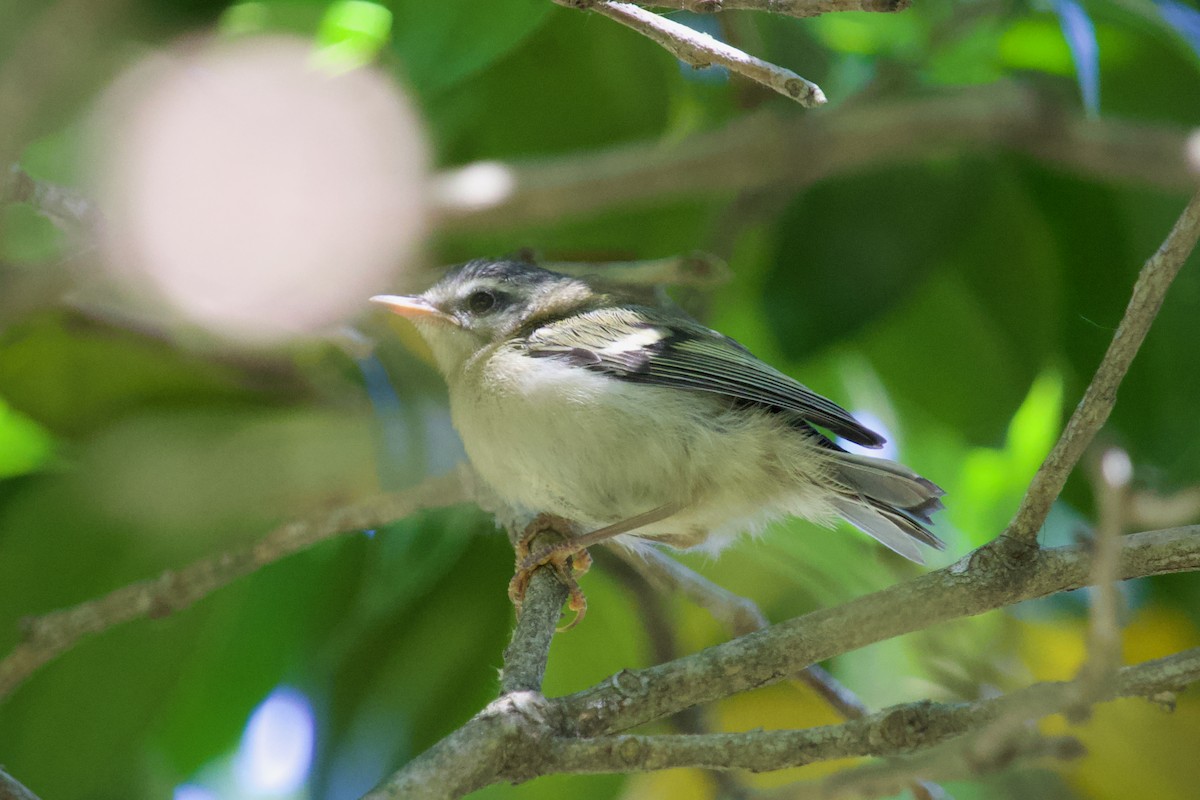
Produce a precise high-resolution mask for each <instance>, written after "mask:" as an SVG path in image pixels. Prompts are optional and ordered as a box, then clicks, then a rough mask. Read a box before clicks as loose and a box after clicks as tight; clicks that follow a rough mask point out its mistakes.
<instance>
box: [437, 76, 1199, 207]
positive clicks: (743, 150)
mask: <svg viewBox="0 0 1200 800" xmlns="http://www.w3.org/2000/svg"><path fill="white" fill-rule="evenodd" d="M1187 137H1188V132H1187V130H1186V129H1183V128H1173V127H1168V126H1159V125H1146V124H1135V123H1129V122H1122V121H1118V120H1112V119H1108V118H1102V119H1097V120H1086V119H1077V118H1074V117H1071V116H1067V115H1065V114H1064V113H1063V112H1061V111H1059V110H1057V109H1056V108H1054V107H1053V106H1052V105H1050V104H1049V103H1048V102H1047V101H1045V100H1043V99H1042V98H1040V97H1039V96H1038V95H1037V94H1035V93H1034V92H1033V91H1031V90H1029V89H1025V88H1022V87H1019V86H1016V85H1013V84H999V85H998V86H995V87H989V88H979V87H971V88H969V89H954V90H947V91H944V92H941V93H938V94H934V95H930V96H925V97H922V98H919V99H912V98H908V99H905V100H901V101H895V102H891V103H878V104H869V105H857V106H856V105H844V106H841V107H839V108H836V109H832V110H830V111H827V112H824V113H822V114H816V115H814V114H804V115H791V116H784V115H778V114H771V113H760V114H755V115H751V116H748V117H739V118H738V119H736V120H734V121H733V122H730V123H729V124H727V125H726V126H725V127H724V128H720V129H718V130H715V131H709V132H705V133H701V134H696V135H694V136H690V137H688V138H686V139H684V140H682V141H681V142H679V143H677V144H676V145H675V146H672V147H664V146H663V144H662V142H661V141H658V140H654V141H649V142H643V143H639V144H633V145H624V146H620V147H616V148H611V149H609V150H604V151H599V152H594V153H585V154H572V155H568V156H564V157H561V158H555V159H543V160H539V161H534V162H525V163H515V164H504V163H498V162H486V163H477V164H469V165H466V166H464V167H460V168H457V169H451V170H447V171H445V172H443V173H442V174H441V175H440V176H438V178H437V182H436V184H435V197H434V202H435V203H436V204H437V210H438V212H439V216H440V224H441V227H442V228H443V229H446V230H457V229H464V230H477V229H509V228H512V227H516V226H519V225H532V224H537V223H547V222H553V221H562V220H566V219H570V218H575V217H583V216H588V215H594V214H598V213H601V212H604V211H610V210H613V209H628V208H640V207H646V206H650V205H653V204H656V203H658V204H661V203H665V202H669V201H673V200H681V199H686V200H693V201H694V200H696V199H699V198H706V197H727V196H731V195H733V194H736V193H739V192H744V191H753V190H759V189H763V188H766V187H774V188H802V187H805V186H809V185H811V184H813V183H816V182H817V181H820V180H823V179H825V178H828V177H830V176H833V175H844V174H849V173H855V172H861V171H863V170H864V169H868V168H870V167H875V166H880V165H884V164H896V163H911V162H914V161H920V160H922V159H925V158H929V157H932V156H944V155H946V154H961V153H969V152H991V151H995V150H1011V151H1015V152H1019V153H1023V154H1025V155H1027V156H1030V157H1032V158H1034V159H1037V160H1039V161H1042V162H1044V163H1047V164H1050V165H1052V166H1055V167H1057V168H1061V169H1066V170H1067V171H1069V172H1072V173H1074V174H1077V175H1081V176H1083V177H1085V178H1087V179H1089V180H1099V181H1112V182H1118V183H1127V184H1134V185H1139V186H1152V187H1156V188H1160V189H1167V190H1171V191H1179V190H1182V191H1194V190H1195V188H1196V177H1195V175H1194V174H1193V173H1192V172H1191V170H1190V169H1189V167H1188V163H1187V159H1186V155H1185V154H1186V151H1187Z"/></svg>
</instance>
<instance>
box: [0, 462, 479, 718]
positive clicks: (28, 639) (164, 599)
mask: <svg viewBox="0 0 1200 800" xmlns="http://www.w3.org/2000/svg"><path fill="white" fill-rule="evenodd" d="M469 485H470V484H469V478H468V477H467V473H466V472H464V471H463V470H462V469H461V468H460V469H459V470H456V471H454V472H451V473H450V474H448V475H444V476H441V477H437V478H432V479H430V480H427V481H425V482H424V483H422V484H420V485H419V486H416V487H413V488H412V489H408V490H407V491H403V492H398V493H395V494H384V495H378V496H375V497H370V498H367V499H364V500H360V501H358V502H356V503H352V504H350V505H347V506H344V507H342V508H338V509H335V510H333V511H330V512H328V513H326V514H323V515H320V516H316V517H312V518H310V519H305V520H297V521H294V522H289V523H287V524H285V525H281V526H280V527H278V528H276V529H275V530H273V531H271V532H270V533H269V534H267V535H266V536H265V537H264V538H263V539H261V540H259V541H258V542H256V543H255V544H253V545H251V546H250V547H246V548H243V549H240V550H234V551H231V552H227V553H222V554H220V555H216V556H210V557H209V558H205V559H202V560H200V561H197V562H195V563H193V564H190V565H188V566H186V567H184V568H183V569H180V570H171V571H167V572H164V573H163V574H162V575H160V576H159V577H157V578H152V579H150V580H145V581H140V582H138V583H133V584H129V585H128V586H123V587H121V588H120V589H117V590H115V591H113V592H110V593H109V594H106V595H104V596H103V597H98V598H95V599H93V600H89V601H87V602H84V603H80V604H79V605H76V606H72V607H70V608H64V609H60V610H58V611H52V612H50V613H49V614H45V615H43V616H40V617H34V618H31V619H28V620H26V621H25V622H24V623H23V625H22V628H23V631H22V633H23V638H22V641H21V643H20V644H18V645H17V646H16V647H15V648H14V649H13V651H12V652H11V653H9V654H8V655H7V656H6V657H5V658H4V660H3V661H0V699H3V698H5V697H7V696H8V695H9V694H11V693H12V692H13V690H15V689H16V688H17V687H18V686H19V685H20V684H21V683H22V682H23V681H24V680H25V679H26V678H28V677H29V676H30V675H32V674H33V673H34V672H35V671H37V670H38V669H39V668H40V667H42V666H43V665H45V664H46V663H48V662H50V661H51V660H53V659H55V658H57V657H58V656H60V655H62V654H63V653H65V652H66V651H67V650H70V649H71V648H72V647H74V646H75V645H76V644H78V643H79V641H80V640H81V639H83V638H84V637H86V636H89V635H91V634H95V633H99V632H101V631H105V630H108V629H109V628H112V627H115V626H117V625H120V624H122V623H125V622H131V621H133V620H135V619H141V618H145V617H162V616H166V615H167V614H171V613H173V612H176V611H181V610H183V609H185V608H187V607H189V606H191V605H192V604H193V603H195V602H197V601H198V600H201V599H203V598H205V597H207V596H208V595H210V594H212V593H213V592H214V591H216V590H217V589H220V588H221V587H223V586H225V585H226V584H228V583H230V582H231V581H233V580H235V579H237V578H240V577H242V576H243V575H248V574H250V573H251V572H254V571H255V570H257V569H258V568H259V567H262V566H265V565H267V564H271V563H273V562H275V561H278V560H280V559H281V558H284V557H286V556H289V555H291V554H293V553H296V552H299V551H301V550H304V549H307V548H309V547H312V546H313V545H314V544H316V543H318V542H322V541H325V540H326V539H330V538H332V537H334V536H337V535H339V534H342V533H347V532H351V531H360V530H364V529H369V528H376V527H379V526H380V525H385V524H387V523H389V522H394V521H395V520H398V519H403V518H405V517H408V516H411V515H412V514H415V513H416V512H417V511H420V510H422V509H427V508H438V507H442V506H449V505H456V504H458V503H463V502H466V501H467V500H469V499H470V496H469V489H468V487H469Z"/></svg>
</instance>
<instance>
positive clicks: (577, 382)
mask: <svg viewBox="0 0 1200 800" xmlns="http://www.w3.org/2000/svg"><path fill="white" fill-rule="evenodd" d="M370 299H371V301H372V302H374V303H378V304H381V305H382V306H384V307H386V308H387V309H389V310H390V311H392V312H394V313H397V314H400V315H402V316H404V317H407V318H408V319H409V320H411V321H412V322H413V324H414V325H415V327H416V329H417V331H418V332H419V333H420V335H421V337H422V338H423V339H424V340H425V342H426V343H427V345H428V346H429V349H430V351H431V353H432V356H433V360H434V362H435V364H436V366H437V368H438V370H439V372H441V374H442V375H443V376H444V378H445V380H446V384H447V387H448V393H449V401H450V412H451V420H452V422H453V424H454V427H455V428H456V430H457V431H458V433H459V435H460V437H461V439H462V443H463V446H464V449H465V450H466V453H467V456H468V459H469V460H470V463H471V465H472V467H473V469H474V470H475V472H476V473H477V474H478V476H479V477H480V478H481V479H482V482H483V484H484V486H485V487H486V489H488V490H489V491H490V493H491V494H492V496H493V497H494V498H495V499H496V501H497V503H498V508H497V511H498V518H499V519H502V520H508V521H510V522H512V521H519V524H518V528H519V527H520V526H526V527H525V531H526V532H525V535H524V536H523V537H522V538H521V541H520V542H518V550H517V572H516V575H515V576H514V578H513V582H512V584H510V596H511V597H512V598H513V600H514V603H516V604H517V607H518V611H519V609H520V600H521V597H522V596H523V594H524V590H525V587H526V586H527V584H528V580H529V576H530V575H531V574H532V571H533V570H534V569H536V568H537V567H539V566H541V565H543V564H551V565H552V566H553V567H554V569H555V570H556V571H557V572H558V573H559V575H560V576H561V577H562V578H563V580H564V581H565V582H567V585H568V587H569V588H570V592H571V594H570V597H571V602H570V607H571V608H572V609H574V610H575V612H576V617H575V621H576V622H578V621H579V620H580V619H582V615H583V612H584V611H585V610H586V599H585V598H584V597H583V593H582V591H580V590H579V588H578V584H577V582H575V575H577V574H578V573H579V572H581V571H583V570H585V569H586V567H587V565H588V564H589V563H590V559H589V558H588V557H587V554H586V548H587V547H589V546H591V545H593V544H596V543H599V542H602V541H603V542H608V543H610V544H613V545H615V546H618V547H623V548H626V549H629V550H633V551H635V552H636V551H638V550H639V549H640V548H643V547H647V546H654V545H655V544H662V545H666V546H668V547H671V548H676V549H694V548H699V549H703V550H707V551H709V552H714V553H715V552H717V551H719V550H721V549H722V548H724V547H725V546H726V545H728V544H730V543H731V542H732V541H734V540H735V539H736V538H738V536H739V535H740V534H742V533H744V532H756V531H759V530H761V529H762V528H763V527H764V526H765V525H767V524H768V523H770V522H772V521H774V520H777V519H780V518H786V517H801V518H804V519H807V520H810V521H812V522H815V523H818V524H822V525H826V526H829V525H832V524H833V522H834V521H836V519H837V518H839V517H840V518H842V519H845V520H846V521H848V522H849V523H850V524H851V525H853V526H854V527H856V528H858V529H859V530H861V531H863V532H864V533H866V534H868V535H870V536H871V537H873V538H874V539H876V540H878V541H879V542H881V543H882V544H883V545H885V546H886V547H888V548H890V549H891V550H893V551H895V552H896V553H898V554H900V555H901V556H903V557H905V558H907V559H909V560H911V561H915V562H918V563H924V560H923V557H922V551H921V547H920V546H919V545H926V546H930V547H934V548H937V549H943V548H944V544H943V542H942V541H941V540H940V539H939V538H938V537H937V536H935V535H934V534H933V533H932V532H931V531H930V529H929V526H930V525H931V524H932V519H931V515H932V514H933V513H934V512H936V511H938V510H940V509H942V508H943V504H942V500H941V498H942V496H943V495H944V492H943V490H942V489H941V488H940V487H938V486H937V485H936V484H935V483H933V482H932V481H930V480H928V479H926V478H923V477H921V476H920V475H918V474H917V473H916V472H914V471H913V470H911V469H909V468H908V467H906V466H904V465H902V464H900V463H898V462H895V461H891V460H887V459H883V458H874V457H871V456H867V455H862V454H858V453H851V452H848V451H847V450H846V448H844V447H843V446H842V445H841V444H839V443H838V439H839V438H840V439H841V440H844V441H846V442H852V443H854V444H857V445H862V446H863V447H866V448H879V447H881V446H882V445H883V444H884V443H885V439H884V437H883V436H881V435H880V434H878V433H876V432H875V431H873V430H871V429H870V428H868V427H867V426H865V425H863V424H862V423H861V422H859V421H858V420H857V419H855V418H854V417H853V416H852V415H851V414H850V412H848V411H846V410H845V409H843V408H841V407H840V406H838V405H837V404H835V403H833V402H832V401H831V400H828V399H826V398H825V397H822V396H821V395H819V394H817V393H816V392H814V391H812V390H811V389H809V388H808V387H806V386H804V385H803V384H801V383H799V382H797V381H796V380H794V379H793V378H791V377H789V376H788V375H786V374H784V373H783V372H781V371H779V370H777V369H775V368H774V367H771V366H769V365H768V364H766V363H765V362H763V361H761V360H759V359H758V358H756V357H755V356H754V355H753V354H751V352H750V351H749V350H748V349H746V348H745V347H743V346H742V345H741V344H739V343H738V342H737V341H735V340H734V339H732V338H730V337H728V336H725V335H723V334H721V333H718V332H717V331H714V330H711V329H710V328H707V327H705V326H704V325H703V324H701V323H700V322H698V321H696V320H695V319H693V318H692V317H690V316H689V315H687V314H686V313H684V312H683V311H682V310H680V309H679V308H677V307H676V306H674V305H673V304H671V303H670V302H669V301H656V300H654V299H653V298H652V297H651V296H650V295H648V294H647V293H646V292H645V291H633V290H629V289H628V288H626V287H621V286H619V285H613V284H611V283H610V282H607V281H605V280H604V278H603V275H590V276H582V277H581V276H577V275H564V274H560V273H557V272H554V271H551V270H548V269H544V268H542V267H539V266H537V265H536V264H533V263H530V262H528V261H525V260H522V259H477V260H473V261H469V262H467V263H465V264H462V265H459V266H457V267H453V268H451V269H450V270H449V271H448V272H446V274H445V275H444V276H443V277H442V278H441V279H440V280H438V281H437V282H436V283H434V284H433V286H431V287H430V288H429V289H428V290H426V291H425V292H423V293H421V294H418V295H376V296H374V297H372V298H370ZM546 530H552V531H554V532H556V533H557V534H558V535H559V537H561V539H562V541H560V542H559V543H557V544H554V545H551V546H549V547H546V548H542V549H540V550H539V551H537V552H532V553H531V552H530V550H529V544H528V542H529V541H530V540H532V539H533V538H534V537H535V536H536V535H538V534H540V533H543V532H545V531H546Z"/></svg>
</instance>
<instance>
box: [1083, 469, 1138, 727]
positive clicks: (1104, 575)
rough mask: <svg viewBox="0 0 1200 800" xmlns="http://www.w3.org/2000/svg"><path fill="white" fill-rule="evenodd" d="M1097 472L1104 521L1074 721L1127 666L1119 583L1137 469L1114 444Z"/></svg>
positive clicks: (1099, 528)
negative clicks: (1123, 536) (1123, 655)
mask: <svg viewBox="0 0 1200 800" xmlns="http://www.w3.org/2000/svg"><path fill="white" fill-rule="evenodd" d="M1096 473H1097V474H1096V480H1095V485H1096V487H1097V491H1096V498H1097V501H1098V505H1099V524H1098V525H1097V526H1096V534H1095V536H1094V537H1093V540H1092V547H1093V550H1094V552H1093V555H1092V584H1093V586H1094V588H1093V589H1092V590H1091V594H1092V608H1091V613H1090V614H1089V617H1088V642H1087V659H1086V660H1085V661H1084V663H1083V666H1082V667H1080V670H1079V675H1078V676H1076V682H1077V683H1078V686H1079V693H1078V697H1077V698H1076V699H1075V707H1074V708H1072V709H1068V712H1069V717H1070V718H1071V720H1072V721H1078V722H1081V721H1083V720H1085V719H1087V718H1088V717H1089V716H1090V715H1091V706H1092V703H1093V702H1094V698H1096V697H1099V696H1101V695H1103V694H1104V690H1105V688H1106V685H1107V684H1108V683H1109V682H1110V681H1111V680H1113V677H1114V676H1115V675H1116V673H1117V668H1118V667H1120V666H1121V590H1120V587H1118V586H1117V565H1118V558H1119V557H1120V553H1121V541H1120V540H1121V534H1122V533H1124V529H1125V518H1126V516H1127V513H1128V512H1127V510H1126V509H1127V507H1128V505H1129V482H1130V479H1131V478H1132V473H1133V468H1132V466H1131V464H1130V461H1129V455H1128V454H1127V453H1126V452H1125V451H1124V450H1121V449H1119V448H1115V447H1114V448H1110V449H1109V450H1107V451H1105V452H1104V453H1103V454H1102V455H1101V456H1100V463H1099V465H1098V466H1097V468H1096Z"/></svg>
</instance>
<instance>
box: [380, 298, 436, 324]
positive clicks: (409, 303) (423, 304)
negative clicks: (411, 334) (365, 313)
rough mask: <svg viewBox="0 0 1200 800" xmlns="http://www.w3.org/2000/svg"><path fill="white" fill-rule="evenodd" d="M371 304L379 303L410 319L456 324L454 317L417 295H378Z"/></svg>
mask: <svg viewBox="0 0 1200 800" xmlns="http://www.w3.org/2000/svg"><path fill="white" fill-rule="evenodd" d="M371 302H372V303H379V305H381V306H384V307H385V308H387V309H388V310H389V311H391V312H393V313H395V314H399V315H400V316H402V317H408V318H409V319H414V320H415V319H440V320H444V321H446V322H454V317H451V316H450V315H449V314H446V313H444V312H443V311H441V310H440V309H439V308H438V307H437V306H435V305H433V304H432V303H430V302H429V301H428V300H426V299H425V298H423V297H419V296H417V295H405V294H377V295H375V296H374V297H372V298H371Z"/></svg>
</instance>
